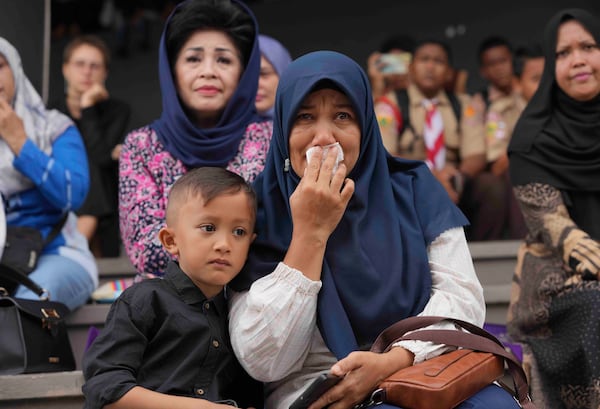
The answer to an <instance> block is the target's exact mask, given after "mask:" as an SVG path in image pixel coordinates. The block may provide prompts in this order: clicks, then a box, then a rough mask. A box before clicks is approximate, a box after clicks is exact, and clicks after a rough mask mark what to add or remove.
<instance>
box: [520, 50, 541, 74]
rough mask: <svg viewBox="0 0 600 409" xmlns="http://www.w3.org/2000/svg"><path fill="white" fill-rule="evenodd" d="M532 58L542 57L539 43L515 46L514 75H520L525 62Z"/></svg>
mask: <svg viewBox="0 0 600 409" xmlns="http://www.w3.org/2000/svg"><path fill="white" fill-rule="evenodd" d="M532 58H544V50H542V46H541V45H540V44H538V43H534V44H529V45H525V46H521V47H519V48H517V50H516V51H515V75H517V76H518V77H520V76H521V74H522V73H523V67H524V66H525V63H526V62H527V60H530V59H532Z"/></svg>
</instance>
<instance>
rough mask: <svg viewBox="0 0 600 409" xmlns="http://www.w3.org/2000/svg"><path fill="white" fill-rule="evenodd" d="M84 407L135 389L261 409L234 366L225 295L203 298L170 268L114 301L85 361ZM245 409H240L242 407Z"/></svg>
mask: <svg viewBox="0 0 600 409" xmlns="http://www.w3.org/2000/svg"><path fill="white" fill-rule="evenodd" d="M83 375H84V377H85V380H86V383H85V384H84V385H83V392H84V394H85V398H86V403H85V408H101V407H103V406H104V405H107V404H109V403H112V402H114V401H116V400H118V399H120V398H121V397H122V396H123V395H124V394H125V393H126V392H128V391H129V390H130V389H131V388H133V387H134V386H142V387H144V388H147V389H150V390H153V391H157V392H161V393H165V394H169V395H179V396H189V397H196V398H203V399H208V400H210V401H217V400H223V399H234V400H236V402H238V404H239V405H240V406H241V407H248V406H255V407H261V406H262V405H261V403H260V402H257V401H256V400H253V397H255V396H259V397H260V398H259V399H262V386H261V385H260V384H259V383H257V382H255V381H253V380H251V379H250V377H249V376H248V375H247V374H246V373H245V371H244V370H243V369H242V367H241V366H240V365H239V363H238V361H237V360H236V358H235V356H234V354H233V351H232V349H231V344H230V341H229V332H228V320H227V302H226V299H225V296H224V294H223V292H221V293H219V294H218V295H217V296H215V297H214V298H212V299H207V298H206V297H205V296H204V294H203V293H202V291H200V290H199V289H198V287H196V286H195V285H194V284H193V282H192V281H191V280H190V278H189V277H188V276H187V275H185V274H184V273H183V272H182V271H181V269H180V268H179V266H178V265H177V264H176V263H175V262H170V263H169V265H168V266H167V272H166V274H165V276H164V278H163V279H158V278H157V279H152V280H146V281H142V282H140V283H137V284H135V285H133V286H132V287H130V288H128V289H127V290H126V291H124V292H123V294H122V295H121V296H120V297H119V298H118V299H117V300H116V301H115V302H114V304H113V305H112V307H111V309H110V312H109V314H108V316H107V318H106V325H105V327H104V329H103V330H102V331H101V333H100V335H99V336H98V338H96V340H95V341H94V343H93V344H92V346H91V347H90V349H89V350H88V351H87V352H86V354H85V356H84V359H83ZM242 405H243V406H242Z"/></svg>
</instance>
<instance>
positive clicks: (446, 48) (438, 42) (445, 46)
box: [413, 38, 452, 66]
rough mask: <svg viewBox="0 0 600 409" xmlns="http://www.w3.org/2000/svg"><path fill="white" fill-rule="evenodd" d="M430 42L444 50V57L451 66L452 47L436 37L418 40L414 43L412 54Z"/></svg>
mask: <svg viewBox="0 0 600 409" xmlns="http://www.w3.org/2000/svg"><path fill="white" fill-rule="evenodd" d="M430 44H433V45H437V46H439V47H441V48H442V49H443V50H444V52H445V53H446V58H448V65H450V66H452V49H451V48H450V45H449V44H448V43H447V42H445V41H443V40H440V39H438V38H425V39H422V40H419V41H418V42H417V43H416V45H415V48H414V52H413V56H414V55H415V54H416V53H417V52H418V51H419V50H420V49H421V48H423V46H426V45H430Z"/></svg>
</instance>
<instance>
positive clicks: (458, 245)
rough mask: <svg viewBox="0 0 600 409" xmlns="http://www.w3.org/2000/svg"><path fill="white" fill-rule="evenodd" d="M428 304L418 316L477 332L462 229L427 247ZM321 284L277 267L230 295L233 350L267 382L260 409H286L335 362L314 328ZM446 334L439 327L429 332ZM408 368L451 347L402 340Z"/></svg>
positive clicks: (477, 293)
mask: <svg viewBox="0 0 600 409" xmlns="http://www.w3.org/2000/svg"><path fill="white" fill-rule="evenodd" d="M428 258H429V266H430V269H431V275H432V289H431V298H430V299H429V301H428V303H427V304H426V306H425V308H424V310H423V311H422V312H421V313H420V314H419V315H442V316H448V317H453V318H458V319H461V320H464V321H468V322H471V323H473V324H475V325H478V326H481V325H483V321H484V318H485V302H484V299H483V289H482V287H481V284H480V283H479V280H478V278H477V275H476V273H475V270H474V268H473V261H472V259H471V254H470V252H469V248H468V245H467V241H466V239H465V235H464V232H463V229H462V228H453V229H450V230H447V231H446V232H444V233H442V234H441V235H440V236H438V237H437V238H436V240H435V241H433V242H432V243H431V245H430V246H429V248H428ZM320 289H321V282H320V281H312V280H310V279H308V278H306V277H305V276H304V275H303V274H302V273H301V272H300V271H298V270H296V269H293V268H291V267H289V266H287V265H285V264H283V263H279V264H278V266H277V267H276V268H275V271H273V272H272V273H271V274H269V275H267V276H265V277H262V278H261V279H259V280H257V281H255V282H254V283H253V284H252V286H251V287H250V290H249V291H246V292H242V293H232V295H231V297H230V304H231V305H230V313H229V315H230V320H229V329H230V334H231V342H232V345H233V349H234V351H235V354H236V355H237V357H238V359H239V360H240V362H241V364H242V366H243V367H244V368H245V369H246V370H247V371H248V373H249V374H250V375H252V376H253V377H254V378H256V379H258V380H261V381H263V382H267V383H268V385H267V402H266V408H287V407H289V404H291V402H293V400H294V399H295V397H296V396H297V395H298V394H299V393H300V392H301V391H302V389H303V388H304V387H305V386H306V385H307V384H308V383H309V382H310V381H311V380H312V379H313V378H314V377H315V376H317V374H318V373H321V372H326V371H328V370H329V368H330V367H331V366H332V365H333V364H334V363H335V362H336V358H335V357H334V356H333V354H332V353H331V351H329V349H328V348H327V346H326V345H325V342H324V341H323V338H322V337H321V334H320V332H319V329H318V328H317V325H316V312H317V295H318V293H319V290H320ZM444 327H446V328H448V327H451V328H453V327H454V326H453V324H450V323H442V324H438V325H435V326H432V327H430V328H444ZM398 345H400V346H402V347H404V348H406V349H408V350H410V351H411V352H413V353H414V354H415V363H416V362H421V361H423V360H426V359H428V358H431V357H434V356H437V355H439V354H441V353H442V352H445V351H446V350H448V349H449V348H450V347H447V346H444V345H435V344H432V343H430V342H420V341H402V342H399V343H398Z"/></svg>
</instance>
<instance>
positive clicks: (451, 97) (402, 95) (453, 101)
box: [395, 89, 462, 136]
mask: <svg viewBox="0 0 600 409" xmlns="http://www.w3.org/2000/svg"><path fill="white" fill-rule="evenodd" d="M395 94H396V101H398V108H399V109H400V115H401V117H402V126H401V127H400V128H399V129H398V135H402V133H404V130H405V129H407V128H408V129H409V130H410V131H411V132H412V133H413V134H414V135H415V136H416V135H417V133H416V132H415V130H414V128H413V126H412V124H411V123H410V101H409V99H408V92H407V91H406V90H405V89H398V90H396V91H395ZM446 96H447V97H448V101H450V106H451V107H452V112H454V116H455V117H456V124H457V129H458V131H460V121H461V118H462V107H461V104H460V101H459V99H458V97H457V96H456V94H455V93H453V92H447V91H446Z"/></svg>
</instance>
